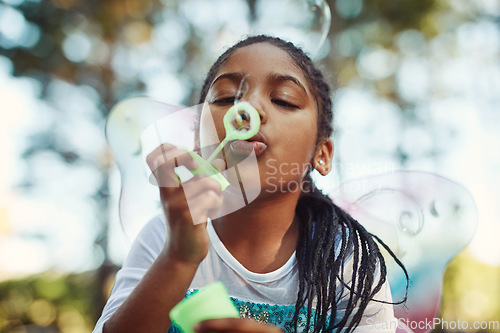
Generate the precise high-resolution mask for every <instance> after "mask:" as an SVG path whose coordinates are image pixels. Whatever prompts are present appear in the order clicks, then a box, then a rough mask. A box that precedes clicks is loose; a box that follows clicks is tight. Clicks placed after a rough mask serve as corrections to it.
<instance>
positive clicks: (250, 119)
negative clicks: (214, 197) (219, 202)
mask: <svg viewBox="0 0 500 333" xmlns="http://www.w3.org/2000/svg"><path fill="white" fill-rule="evenodd" d="M223 121H224V128H225V129H226V137H225V138H224V140H222V142H221V143H220V144H219V146H218V147H217V148H216V149H215V150H214V152H213V153H212V154H211V155H210V157H208V159H207V160H204V159H203V158H202V157H201V156H200V155H198V154H197V153H195V152H194V151H192V150H187V151H188V153H189V155H191V157H192V158H193V159H194V160H195V162H196V163H197V164H198V168H197V169H195V170H192V171H191V173H192V174H193V175H197V174H203V175H205V176H209V177H211V178H212V179H214V180H215V181H217V182H218V183H219V184H220V186H221V189H222V191H224V190H225V189H226V188H227V187H228V186H229V182H228V181H227V179H226V178H225V177H224V176H223V175H221V174H220V172H219V171H218V170H217V169H216V168H215V167H214V166H213V165H212V164H210V163H211V162H212V161H213V160H214V159H215V157H216V156H217V154H219V153H220V151H221V150H222V148H224V146H225V145H226V144H227V143H228V142H230V141H233V140H248V139H250V138H251V137H253V136H255V135H256V134H257V133H258V132H259V128H260V115H259V113H258V112H257V110H256V109H255V108H254V107H253V106H252V105H251V104H250V103H248V102H238V103H235V104H234V105H233V106H232V107H231V108H229V110H227V112H226V114H225V115H224V120H223Z"/></svg>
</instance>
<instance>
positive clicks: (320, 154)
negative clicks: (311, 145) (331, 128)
mask: <svg viewBox="0 0 500 333" xmlns="http://www.w3.org/2000/svg"><path fill="white" fill-rule="evenodd" d="M332 158H333V142H332V140H331V139H329V138H328V139H323V140H322V141H321V142H320V143H319V144H318V148H317V149H316V153H315V154H314V158H313V162H312V164H313V167H314V168H315V169H316V170H318V172H319V173H320V174H321V175H322V176H326V175H327V174H328V173H330V171H331V170H332Z"/></svg>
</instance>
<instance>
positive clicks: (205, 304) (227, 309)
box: [170, 282, 240, 333]
mask: <svg viewBox="0 0 500 333" xmlns="http://www.w3.org/2000/svg"><path fill="white" fill-rule="evenodd" d="M239 317H240V313H239V311H238V309H236V307H235V306H234V304H233V302H231V300H230V299H229V296H228V293H227V289H226V287H225V286H224V284H223V283H222V282H214V283H212V284H210V285H208V286H206V287H205V288H203V289H202V290H201V291H199V292H197V293H196V294H194V295H192V296H191V297H189V298H187V299H185V300H183V301H182V302H180V303H179V304H177V305H176V306H174V308H173V309H172V311H170V319H171V320H172V323H173V324H175V325H176V326H177V327H179V328H180V329H181V331H182V332H184V333H194V330H193V327H194V326H195V325H196V324H197V323H199V322H201V321H204V320H208V319H218V318H239Z"/></svg>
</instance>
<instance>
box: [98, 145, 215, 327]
mask: <svg viewBox="0 0 500 333" xmlns="http://www.w3.org/2000/svg"><path fill="white" fill-rule="evenodd" d="M147 160H148V164H149V165H150V168H151V169H152V170H153V173H154V175H155V178H156V180H157V182H158V185H159V187H160V198H161V202H162V205H163V211H164V215H165V219H166V221H168V223H167V226H165V228H166V229H167V230H168V232H166V231H165V229H164V231H165V232H164V234H167V233H168V235H169V238H170V239H169V240H168V241H166V237H165V238H164V244H163V247H162V246H158V240H157V239H156V246H155V247H154V248H153V247H151V246H150V244H149V242H154V240H155V234H154V233H153V234H151V233H149V234H148V233H147V232H146V233H145V234H143V235H142V237H141V238H140V239H139V241H138V242H137V243H138V245H137V246H136V247H133V248H132V249H131V251H130V253H129V257H130V258H131V259H130V260H128V263H127V266H126V267H125V270H124V271H123V274H121V275H120V273H119V274H118V275H117V283H116V284H115V287H114V290H113V293H114V295H112V299H110V301H108V303H109V304H107V305H106V308H105V314H103V318H101V320H100V323H98V326H99V325H102V322H104V327H103V330H102V331H103V332H105V333H109V332H120V333H122V332H164V331H167V330H168V328H169V326H170V324H171V323H170V319H169V313H170V310H171V309H172V308H173V307H174V306H175V305H176V304H177V303H178V302H180V301H181V300H182V299H183V298H184V296H185V294H186V291H187V289H188V287H189V285H190V284H191V281H192V280H193V277H194V275H195V273H196V270H197V269H198V266H199V264H200V262H201V261H202V260H203V259H204V258H205V256H206V255H207V253H208V246H209V241H208V234H207V231H206V223H201V224H196V225H195V224H194V223H193V219H192V215H195V216H197V217H198V218H201V217H203V218H204V221H206V220H207V218H208V217H209V216H210V215H211V214H212V213H213V212H216V211H217V210H218V209H219V207H220V205H221V203H222V195H221V189H220V185H219V184H218V183H217V182H216V181H214V180H212V179H211V178H208V177H204V178H202V177H200V176H195V177H194V178H192V179H191V180H189V181H188V182H186V183H185V184H183V186H179V184H178V180H177V176H176V175H175V173H174V172H173V170H174V167H175V166H178V165H185V166H186V167H188V168H189V169H194V168H196V165H195V163H194V161H193V160H192V158H191V157H190V156H189V155H188V154H186V153H185V152H184V151H181V150H179V149H177V148H175V147H173V146H171V145H166V144H164V145H162V146H160V147H158V148H157V149H156V150H155V151H154V152H153V153H151V154H150V155H149V156H148V159H147ZM185 193H189V194H188V197H189V198H186V194H185ZM188 201H189V205H188ZM190 207H191V209H190ZM148 238H151V239H148ZM156 238H157V237H156ZM127 259H128V258H127ZM143 259H145V260H143ZM144 262H146V263H148V262H149V264H144ZM115 289H116V290H115ZM108 318H109V319H108ZM95 332H99V328H98V327H96V330H95Z"/></svg>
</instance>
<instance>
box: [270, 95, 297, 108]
mask: <svg viewBox="0 0 500 333" xmlns="http://www.w3.org/2000/svg"><path fill="white" fill-rule="evenodd" d="M271 102H273V104H275V105H277V106H279V107H281V108H285V109H298V108H299V106H298V105H295V104H294V103H291V102H288V101H286V100H284V99H279V98H273V99H271Z"/></svg>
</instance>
